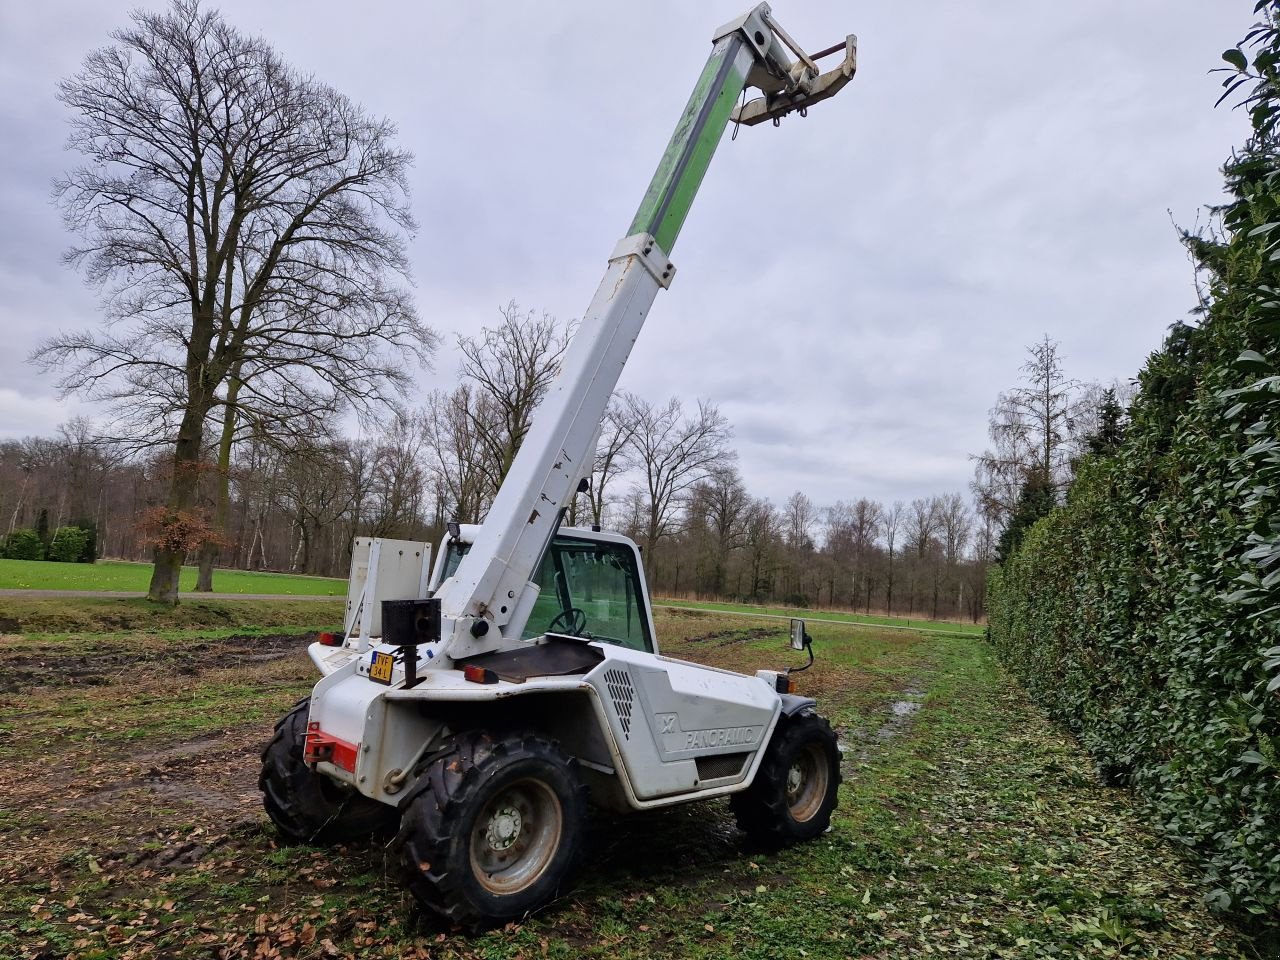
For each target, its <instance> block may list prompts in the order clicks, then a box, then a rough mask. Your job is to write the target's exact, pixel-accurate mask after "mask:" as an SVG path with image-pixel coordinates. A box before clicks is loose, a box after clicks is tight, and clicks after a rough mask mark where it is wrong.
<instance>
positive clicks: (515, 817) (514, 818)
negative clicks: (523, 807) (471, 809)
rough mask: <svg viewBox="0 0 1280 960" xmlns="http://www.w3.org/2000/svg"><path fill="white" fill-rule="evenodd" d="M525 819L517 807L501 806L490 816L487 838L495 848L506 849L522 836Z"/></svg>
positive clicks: (486, 831)
mask: <svg viewBox="0 0 1280 960" xmlns="http://www.w3.org/2000/svg"><path fill="white" fill-rule="evenodd" d="M523 828H524V820H523V818H522V817H521V816H520V811H519V810H517V809H516V808H515V807H509V806H508V807H501V808H499V809H498V810H495V811H494V812H493V816H491V817H490V818H489V826H488V828H487V829H486V830H485V839H486V840H487V841H488V842H489V846H490V847H492V848H493V849H494V850H506V849H508V848H509V847H510V846H511V845H512V844H514V843H515V842H516V841H517V840H518V839H519V838H520V831H521V830H522V829H523Z"/></svg>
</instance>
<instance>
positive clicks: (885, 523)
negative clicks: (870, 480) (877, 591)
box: [880, 500, 906, 616]
mask: <svg viewBox="0 0 1280 960" xmlns="http://www.w3.org/2000/svg"><path fill="white" fill-rule="evenodd" d="M905 513H906V509H905V506H904V504H903V502H902V501H901V500H895V501H893V506H892V507H890V508H889V509H888V510H885V511H884V512H883V513H882V514H881V516H880V528H881V529H882V530H883V531H884V542H885V546H886V547H887V548H888V550H889V572H888V577H887V584H888V585H887V587H886V590H885V610H886V611H887V612H888V614H889V616H893V546H894V543H895V542H896V541H897V539H898V531H899V530H901V529H902V523H903V519H904V515H905Z"/></svg>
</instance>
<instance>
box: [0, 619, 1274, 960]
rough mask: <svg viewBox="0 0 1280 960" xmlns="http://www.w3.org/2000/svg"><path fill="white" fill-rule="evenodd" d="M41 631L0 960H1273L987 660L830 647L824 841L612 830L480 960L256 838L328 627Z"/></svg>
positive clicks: (378, 881)
mask: <svg viewBox="0 0 1280 960" xmlns="http://www.w3.org/2000/svg"><path fill="white" fill-rule="evenodd" d="M24 604H25V605H24V606H21V607H15V608H11V609H12V612H11V613H10V616H11V617H12V620H11V622H10V623H9V625H8V626H6V627H3V628H0V630H2V631H3V632H4V633H5V634H6V635H5V636H4V637H3V640H0V763H2V764H3V767H4V770H5V776H4V779H3V785H0V883H3V885H4V890H5V896H4V897H3V898H0V956H4V957H6V958H8V957H15V958H17V957H22V958H29V960H35V958H48V957H63V956H69V955H72V954H74V955H76V956H77V957H80V958H118V960H125V958H137V957H146V956H152V957H191V958H196V957H200V958H204V957H241V956H246V957H247V956H261V957H268V956H270V957H297V958H304V957H305V958H317V957H339V956H359V957H375V956H376V957H383V956H392V957H438V958H446V957H448V958H463V960H480V958H485V960H491V958H517V957H527V958H533V957H552V958H566V960H567V958H577V957H590V958H615V957H617V958H635V960H639V958H648V957H692V958H711V957H735V958H739V960H766V958H768V960H773V958H792V957H795V958H800V957H806V958H844V957H874V958H886V960H887V958H897V957H925V956H930V957H937V956H946V957H971V958H979V957H981V958H990V957H1016V958H1023V957H1025V958H1031V957H1046V956H1053V957H1062V958H1074V957H1152V958H1155V957H1160V958H1173V957H1182V958H1200V957H1215V958H1228V957H1229V958H1255V960H1256V958H1261V957H1264V956H1273V954H1271V953H1269V952H1266V948H1264V947H1261V946H1257V945H1255V944H1253V943H1252V942H1251V941H1250V940H1249V938H1248V936H1247V935H1246V933H1245V932H1243V931H1241V930H1239V929H1237V928H1235V927H1232V926H1230V925H1226V924H1224V923H1222V922H1221V921H1220V920H1219V919H1217V918H1216V917H1214V916H1213V915H1211V914H1209V913H1207V912H1206V910H1205V908H1204V907H1203V906H1202V905H1201V903H1200V899H1199V895H1198V893H1199V890H1198V887H1197V878H1196V877H1195V876H1194V875H1193V873H1192V872H1191V871H1190V870H1189V869H1188V867H1187V865H1186V864H1185V862H1184V861H1183V860H1182V859H1181V858H1180V856H1179V855H1178V853H1177V852H1176V851H1175V850H1174V849H1173V848H1171V847H1170V846H1169V845H1167V844H1165V843H1164V842H1162V841H1161V840H1159V839H1158V838H1156V837H1155V836H1153V835H1152V834H1151V833H1150V832H1148V830H1147V829H1146V828H1145V827H1144V825H1143V818H1142V816H1141V814H1140V812H1139V811H1138V810H1137V809H1136V808H1135V806H1134V804H1133V802H1132V800H1131V798H1130V796H1129V795H1128V794H1127V793H1125V792H1123V791H1119V790H1115V789H1111V788H1108V787H1105V786H1103V785H1101V784H1100V783H1099V782H1098V780H1097V779H1096V777H1095V775H1094V772H1093V769H1092V766H1091V764H1090V763H1089V761H1088V760H1087V759H1086V758H1085V757H1084V756H1083V755H1082V753H1081V751H1080V749H1079V747H1078V745H1077V744H1076V743H1075V742H1073V741H1072V740H1070V739H1069V738H1067V737H1065V736H1063V735H1062V734H1061V733H1060V732H1058V731H1057V730H1056V729H1055V728H1053V727H1052V726H1050V725H1049V724H1048V723H1047V722H1046V721H1045V720H1044V719H1043V717H1041V716H1040V715H1039V714H1038V713H1037V712H1036V711H1035V710H1034V709H1032V707H1031V706H1030V705H1029V704H1028V702H1027V701H1026V699H1025V698H1024V697H1023V696H1022V694H1021V693H1020V692H1019V691H1018V689H1017V688H1016V687H1014V686H1013V685H1012V684H1011V683H1010V682H1009V680H1008V679H1007V678H1006V677H1005V676H1004V674H1003V673H1002V672H1001V671H1000V669H999V668H998V667H997V665H996V664H995V662H994V661H993V659H992V656H991V654H990V652H989V650H988V648H987V647H986V646H985V645H984V644H983V643H981V641H979V640H975V639H970V638H964V637H957V636H945V635H937V634H924V633H916V632H913V631H904V630H883V629H877V628H873V627H864V626H856V625H848V624H835V623H821V622H815V623H813V624H812V625H811V627H810V632H811V633H812V634H813V636H814V642H815V648H816V651H817V656H818V660H817V664H816V665H815V667H814V668H813V669H812V671H810V672H808V673H805V674H800V675H799V676H800V678H801V679H802V680H803V683H804V689H805V691H806V692H808V693H811V694H812V695H814V696H816V697H818V699H819V701H820V703H821V705H822V709H823V711H824V712H825V713H826V714H827V715H828V716H829V717H830V718H831V720H832V723H833V724H834V725H835V726H836V728H837V731H838V733H839V735H840V738H841V741H842V744H843V747H844V751H845V753H844V763H843V767H844V775H845V783H844V785H843V786H842V787H841V793H840V806H839V808H838V810H837V814H836V816H835V819H834V823H833V828H832V830H831V831H830V833H828V834H827V835H825V836H823V837H822V838H820V839H819V840H817V841H815V842H812V843H809V844H806V845H803V846H800V847H795V848H792V849H789V850H785V851H782V852H780V853H765V852H762V851H760V850H757V849H752V848H750V847H748V846H747V845H745V843H744V841H743V839H742V837H741V834H739V833H738V831H737V830H736V828H735V827H734V825H733V821H732V818H731V816H730V814H729V811H728V807H727V804H726V803H725V802H724V801H723V800H720V801H711V802H707V803H704V804H699V805H695V806H691V807H684V808H677V809H673V810H667V811H659V812H654V813H647V814H640V815H633V816H631V817H622V818H617V817H612V816H607V815H604V814H596V815H593V818H592V820H591V823H590V828H589V839H588V843H589V853H588V856H587V858H586V862H587V865H586V867H585V868H584V870H583V871H582V874H581V876H580V879H579V881H578V884H577V886H576V887H575V888H574V890H573V891H572V892H571V893H570V894H569V895H568V896H566V897H565V898H563V899H562V900H560V901H559V902H557V903H556V904H554V905H553V906H552V907H550V908H549V909H547V910H546V911H544V912H542V913H540V914H539V915H537V916H535V917H532V918H529V919H528V920H526V921H525V922H522V923H514V924H509V925H508V926H506V927H504V928H502V929H499V930H494V931H491V932H488V933H485V934H482V935H479V936H467V935H464V934H462V933H461V932H459V931H455V930H450V929H448V928H445V927H442V926H439V925H438V924H436V923H435V922H434V921H432V920H430V919H425V918H423V917H421V916H420V915H419V914H418V913H417V912H416V911H415V910H414V909H413V906H412V904H411V902H410V901H409V899H408V898H407V896H406V895H405V894H404V892H403V891H402V890H401V888H400V886H399V885H398V883H397V882H396V881H395V864H394V862H393V861H392V858H391V857H390V855H389V853H388V852H387V850H386V849H385V848H384V846H383V845H382V844H381V843H377V842H374V843H363V844H353V845H349V846H346V847H342V848H338V849H334V850H331V849H321V848H317V847H310V846H292V847H288V846H283V845H281V844H280V843H279V842H278V841H277V839H276V837H275V834H274V833H273V831H272V830H271V829H270V827H269V825H268V822H267V820H266V817H265V815H264V814H263V812H262V808H261V804H260V800H259V795H258V791H257V785H256V782H257V772H258V750H259V749H260V748H261V745H262V744H263V743H264V741H265V740H266V738H267V736H268V735H269V733H270V730H271V726H272V723H273V721H274V720H275V718H277V717H278V716H280V715H281V714H283V713H284V712H285V711H286V710H287V709H288V708H289V706H290V705H291V704H292V703H293V702H294V701H295V700H296V699H297V698H298V697H300V696H302V695H304V694H305V693H306V692H307V691H308V690H309V689H310V687H311V684H312V682H313V680H314V677H313V674H312V670H311V667H310V663H309V661H308V660H307V658H306V656H305V654H304V652H303V647H304V645H305V643H306V641H307V638H306V636H304V635H301V634H302V633H303V632H304V631H305V630H306V629H307V628H308V627H323V626H325V625H326V622H330V623H331V622H332V619H333V618H334V617H336V616H337V614H338V612H339V611H340V605H339V604H338V603H336V602H335V603H334V604H332V605H330V604H318V603H315V602H311V603H305V602H301V601H299V602H295V603H292V604H290V603H287V602H285V603H275V602H254V601H231V602H227V603H225V604H221V605H219V604H217V603H212V602H210V603H200V604H191V605H189V606H188V605H184V606H183V607H180V608H179V609H178V610H177V611H169V612H168V613H166V616H167V617H170V618H171V619H169V620H166V621H164V622H157V623H149V622H148V621H146V620H145V619H144V617H145V605H143V604H141V603H140V602H137V601H118V600H117V601H71V600H53V599H41V600H32V601H24ZM184 614H189V615H190V616H192V617H193V618H194V620H195V622H194V623H193V624H189V625H183V624H182V623H181V622H180V620H178V619H177V618H179V617H181V616H183V615H184ZM224 615H230V616H242V617H243V619H242V620H240V621H237V622H236V623H230V624H227V623H223V624H221V625H216V624H215V625H211V622H212V621H216V620H217V618H218V617H220V616H224ZM308 616H309V617H311V618H312V619H311V620H307V619H306V618H307V617H308ZM656 619H657V628H658V631H659V634H660V638H661V642H662V645H663V650H664V652H665V653H668V654H670V655H674V656H677V657H683V658H687V659H692V660H697V661H701V662H705V663H709V664H714V665H718V666H726V667H733V668H736V669H744V670H753V669H756V668H759V667H765V666H774V667H777V666H779V665H783V664H787V663H791V662H794V661H795V660H796V659H797V657H798V655H797V654H795V653H794V652H792V651H790V650H788V649H786V647H785V632H786V624H785V623H782V622H780V621H774V620H763V619H761V620H755V621H752V620H747V619H744V618H742V617H737V616H733V617H730V616H726V615H723V614H715V613H709V612H702V613H695V612H686V611H672V610H662V611H659V612H658V614H657V618H656ZM241 623H244V624H251V626H249V627H245V626H241ZM69 624H75V626H68V625H69Z"/></svg>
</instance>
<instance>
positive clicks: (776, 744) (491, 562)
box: [260, 3, 855, 925]
mask: <svg viewBox="0 0 1280 960" xmlns="http://www.w3.org/2000/svg"><path fill="white" fill-rule="evenodd" d="M713 44H714V46H713V49H712V53H711V57H710V59H709V60H708V62H707V65H706V67H705V68H704V70H703V72H702V74H701V76H700V77H699V79H698V83H697V85H696V87H695V89H694V93H693V95H692V97H691V98H690V100H689V103H688V105H687V106H686V108H685V110H684V113H683V114H682V116H681V119H680V122H679V124H678V125H677V127H676V131H675V133H674V135H673V136H672V139H671V142H670V144H669V145H668V147H667V150H666V152H665V153H664V155H663V158H662V161H661V163H660V164H659V167H658V171H657V173H656V174H655V176H654V178H653V181H652V183H651V184H650V186H649V189H648V191H647V192H646V194H645V197H644V200H643V202H642V203H641V206H640V209H639V211H638V212H637V214H636V217H635V220H634V221H633V223H632V225H631V229H630V230H629V231H628V233H627V236H626V237H625V238H624V239H623V240H622V241H620V242H619V244H618V246H617V248H616V249H615V250H614V252H613V255H612V257H611V258H610V260H609V265H608V269H607V271H606V273H605V276H604V279H603V281H602V282H601V284H600V287H599V289H598V290H597V291H596V295H595V297H594V299H593V300H592V301H591V305H590V306H589V307H588V309H587V312H586V314H585V315H584V316H583V319H582V322H581V324H580V325H579V327H578V330H577V332H576V334H575V336H574V339H573V342H572V344H571V345H570V347H569V350H568V351H567V353H566V355H565V357H564V360H563V363H562V366H561V370H560V373H559V375H558V377H557V379H556V381H555V383H554V384H553V385H552V387H551V389H550V391H549V394H548V396H547V397H546V398H545V400H544V401H543V403H542V404H541V406H540V407H539V409H538V411H537V413H536V415H535V418H534V421H533V424H532V426H531V428H530V431H529V433H528V435H527V437H526V438H525V441H524V443H523V445H522V446H521V447H520V451H519V453H518V454H517V456H516V458H515V460H514V462H513V464H512V467H511V470H510V471H509V472H508V474H507V476H506V478H505V480H504V481H503V483H502V486H501V489H500V490H499V491H498V494H497V496H496V498H495V500H494V503H493V506H492V507H491V509H490V510H489V512H488V514H487V516H486V517H485V520H484V523H483V524H482V525H477V526H470V525H458V524H450V525H449V533H448V536H447V537H446V539H445V541H444V543H443V544H442V545H441V549H440V550H439V552H438V554H437V555H436V556H435V560H434V564H433V563H432V551H431V548H430V546H429V545H428V544H424V543H414V542H407V541H394V540H387V539H374V540H365V539H362V540H357V541H356V544H355V549H354V551H353V557H352V575H351V581H350V585H349V595H348V601H347V617H346V623H345V630H344V633H343V634H342V635H341V636H338V635H334V636H332V637H327V638H324V639H325V641H326V642H319V643H315V644H312V646H311V647H310V649H309V652H310V655H311V658H312V660H313V661H314V662H315V665H316V667H317V668H318V669H319V671H320V673H321V674H322V677H321V679H320V681H319V682H318V683H317V684H316V686H315V689H314V691H313V693H312V694H311V696H310V697H309V698H308V699H307V700H304V701H302V702H301V703H299V704H298V705H297V706H296V707H295V708H294V709H293V710H292V711H291V712H290V713H289V714H288V715H287V716H285V717H284V718H283V719H282V720H281V721H280V723H279V724H277V726H276V731H275V736H274V738H273V739H272V740H271V742H270V743H269V744H268V746H267V748H266V749H265V750H264V752H263V767H262V774H261V778H260V785H261V787H262V790H263V793H264V803H265V806H266V809H267V812H268V814H269V815H270V817H271V819H272V820H273V821H274V823H275V824H276V826H277V827H278V829H279V830H280V832H281V833H282V834H283V835H284V836H285V837H286V838H287V839H290V840H294V841H300V842H313V841H322V840H340V839H347V838H353V837H357V836H360V835H368V834H370V833H373V832H377V831H379V830H387V831H391V830H397V832H396V837H395V843H396V845H397V847H398V849H399V851H400V856H401V862H402V866H403V869H404V874H405V879H406V882H407V884H408V886H409V888H410V889H411V890H412V891H413V893H414V895H415V896H416V897H417V898H418V900H419V901H421V902H422V903H423V904H424V905H425V906H427V907H429V908H431V909H432V910H434V911H436V912H437V913H439V914H440V915H442V916H443V917H445V918H447V919H449V920H451V921H454V922H457V923H461V924H467V925H481V924H488V923H495V922H501V921H504V920H509V919H513V918H518V917H520V916H523V915H524V914H526V913H528V912H529V911H531V910H533V909H536V908H538V907H540V906H542V905H543V904H545V903H547V902H549V901H550V900H552V899H554V898H555V897H556V896H557V895H558V894H559V893H560V892H561V890H563V889H564V888H565V885H566V883H567V882H568V878H569V877H570V875H571V872H572V868H573V866H574V865H575V862H576V861H577V859H578V857H579V855H580V854H581V853H582V846H583V821H584V816H585V810H586V804H587V802H588V800H590V801H591V802H594V803H596V804H597V805H600V806H604V807H607V808H610V809H613V810H617V811H628V810H642V809H646V808H651V807H659V806H667V805H671V804H677V803H684V802H687V801H691V800H700V799H705V798H708V797H714V796H720V795H725V794H729V795H731V805H732V807H733V810H734V813H735V814H736V816H737V819H738V823H739V825H740V826H741V827H742V828H743V829H744V830H746V831H747V832H748V833H749V834H751V835H753V836H755V837H756V838H757V839H758V840H761V841H765V842H775V843H787V842H792V841H797V840H804V839H808V838H811V837H813V836H816V835H818V834H820V833H821V832H823V831H824V830H825V829H826V828H827V826H828V824H829V822H830V816H831V811H832V809H833V808H834V806H835V803H836V790H837V787H838V785H839V782H840V768H839V751H838V747H837V744H836V739H835V736H834V734H833V733H832V731H831V728H830V726H829V725H828V723H827V722H826V721H825V720H824V719H822V718H821V717H820V716H818V715H817V713H816V712H815V709H814V707H815V704H814V701H812V700H810V699H805V698H801V697H798V696H794V695H792V694H791V693H790V692H789V690H790V680H789V678H788V674H787V672H786V671H783V672H780V673H779V672H773V671H761V672H759V673H757V674H756V675H754V676H747V675H743V674H739V673H733V672H729V671H725V670H718V669H715V668H711V667H705V666H701V665H698V664H693V663H687V662H684V661H681V660H675V659H671V658H668V657H664V656H662V655H661V654H660V652H659V651H658V646H657V642H656V638H655V636H654V630H653V617H652V612H651V609H650V605H649V592H648V587H647V585H646V583H645V577H644V569H643V566H642V564H641V560H640V551H639V549H638V548H637V547H636V545H635V544H634V543H632V542H631V541H630V540H628V539H627V538H625V537H622V536H618V535H615V534H611V533H605V532H601V531H599V530H579V529H572V528H566V527H563V526H562V520H563V518H564V516H565V513H566V508H567V506H568V504H569V502H570V500H571V498H572V497H573V496H574V495H575V494H576V493H577V492H579V490H580V489H583V488H584V485H585V484H586V483H588V482H589V477H590V470H591V465H592V462H593V459H594V452H595V443H596V439H597V436H598V432H599V428H600V423H601V420H602V418H603V416H604V413H605V408H606V405H607V404H608V401H609V397H610V395H611V394H612V392H613V390H614V387H615V385H616V384H617V381H618V377H619V375H620V374H621V373H622V369H623V366H624V365H625V363H626V360H627V357H628V355H629V353H630V351H631V347H632V345H633V344H634V342H635V340H636V337H637V336H638V335H639V332H640V328H641V326H642V324H643V322H644V319H645V316H646V315H647V313H648V311H649V308H650V306H651V305H652V303H653V301H654V299H655V297H656V295H657V293H658V291H659V290H660V289H663V288H666V287H667V286H669V285H670V283H671V279H672V277H673V276H674V273H675V267H674V266H673V265H672V262H671V260H670V259H669V254H670V252H671V248H672V245H673V243H674V241H675V238H676V235H677V234H678V232H679V230H680V227H681V225H682V224H683V222H684V219H685V216H686V214H687V213H688V209H689V206H690V204H691V203H692V200H693V196H694V194H695V193H696V192H697V187H698V185H699V184H700V182H701V180H702V177H703V174H704V173H705V171H706V168H707V165H708V163H709V162H710V159H711V156H712V154H713V153H714V151H715V148H716V146H717V144H718V143H719V140H720V138H721V135H722V134H723V132H724V129H725V127H726V125H727V124H728V123H730V122H733V123H741V124H748V125H750V124H755V123H759V122H761V121H763V120H770V119H771V120H773V121H774V122H775V124H776V122H777V121H778V120H779V119H780V118H781V117H782V116H784V115H786V114H788V113H792V112H799V113H800V114H802V115H803V114H804V113H805V112H806V111H807V108H808V107H809V106H811V105H812V104H814V103H817V102H819V101H821V100H824V99H827V98H828V97H831V96H833V95H834V94H835V93H836V92H838V91H839V90H840V89H841V88H842V87H843V86H844V85H845V84H846V83H847V82H848V80H849V79H850V78H851V77H852V76H853V73H854V67H855V59H854V58H855V41H854V38H853V37H852V36H850V37H848V38H846V40H845V41H844V42H842V43H840V44H838V45H836V46H834V47H831V48H830V49H828V50H825V51H822V52H820V53H818V54H814V55H812V56H810V55H806V54H805V53H804V52H803V51H802V50H801V49H800V48H799V47H798V46H796V44H795V42H794V41H793V40H791V38H790V37H789V36H788V35H787V34H786V33H785V32H784V31H783V30H782V28H781V27H779V26H778V25H777V23H776V22H775V21H774V19H773V16H772V14H771V12H770V9H769V6H768V5H767V4H764V3H761V4H759V5H758V6H756V7H754V8H753V9H752V10H750V11H749V12H748V13H746V14H745V15H744V16H742V17H740V18H738V19H736V20H734V21H732V22H730V23H728V24H726V25H725V26H724V27H722V28H721V29H720V30H718V31H717V32H716V35H715V36H714V37H713ZM788 51H789V52H790V54H794V55H795V57H796V59H795V60H794V61H793V60H792V58H791V56H790V55H789V52H788ZM836 53H839V54H842V55H843V56H842V59H841V60H840V62H839V64H838V66H836V67H835V68H834V69H832V70H830V71H828V72H826V73H822V72H820V71H819V69H818V67H817V66H816V63H815V60H816V59H818V58H820V57H824V56H829V55H832V54H836ZM748 88H755V89H756V90H758V91H759V92H760V96H759V97H758V98H756V99H753V100H750V101H749V102H746V103H745V104H742V105H738V101H739V98H740V96H741V95H742V93H743V92H744V91H745V90H746V89H748ZM792 626H793V629H792V646H793V647H796V648H797V649H805V647H806V646H807V643H808V638H807V635H806V634H805V633H804V625H803V623H801V622H799V621H795V622H793V625H792ZM811 661H812V653H810V662H811Z"/></svg>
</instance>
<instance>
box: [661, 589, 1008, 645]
mask: <svg viewBox="0 0 1280 960" xmlns="http://www.w3.org/2000/svg"><path fill="white" fill-rule="evenodd" d="M653 605H654V606H655V607H668V608H673V609H678V608H680V607H688V608H690V609H694V610H714V611H717V612H719V613H749V614H755V615H757V616H765V617H804V618H805V619H806V620H829V621H831V622H832V623H862V624H867V625H869V626H876V627H910V628H911V629H913V630H915V629H921V630H943V631H945V632H947V633H957V634H965V635H967V636H974V637H979V636H982V633H983V631H984V630H985V629H986V627H985V626H984V625H983V624H980V623H959V622H957V621H954V620H929V619H927V618H924V617H878V616H868V615H864V614H861V613H851V612H849V611H844V610H810V609H801V608H798V607H781V606H779V607H773V606H757V605H756V604H751V603H713V602H711V601H707V600H667V599H659V598H656V597H655V598H654V601H653Z"/></svg>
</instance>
